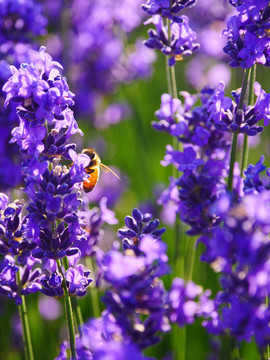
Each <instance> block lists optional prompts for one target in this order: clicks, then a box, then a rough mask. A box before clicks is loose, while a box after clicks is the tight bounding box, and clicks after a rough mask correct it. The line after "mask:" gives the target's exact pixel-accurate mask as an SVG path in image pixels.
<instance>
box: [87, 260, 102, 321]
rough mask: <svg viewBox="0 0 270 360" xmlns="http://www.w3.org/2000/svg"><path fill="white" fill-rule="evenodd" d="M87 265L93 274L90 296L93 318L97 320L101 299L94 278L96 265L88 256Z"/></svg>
mask: <svg viewBox="0 0 270 360" xmlns="http://www.w3.org/2000/svg"><path fill="white" fill-rule="evenodd" d="M85 265H86V267H87V268H88V269H89V270H90V271H91V274H92V279H93V281H92V283H91V284H90V286H89V288H90V295H91V300H92V306H93V316H94V317H95V318H98V317H99V316H100V307H99V297H98V290H97V287H96V281H95V278H94V265H93V261H92V258H91V257H90V256H87V257H86V258H85Z"/></svg>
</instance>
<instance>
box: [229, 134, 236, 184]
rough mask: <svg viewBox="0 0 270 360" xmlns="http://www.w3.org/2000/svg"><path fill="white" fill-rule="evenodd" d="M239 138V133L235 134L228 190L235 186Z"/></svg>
mask: <svg viewBox="0 0 270 360" xmlns="http://www.w3.org/2000/svg"><path fill="white" fill-rule="evenodd" d="M237 138H238V134H237V133H234V134H233V141H232V148H231V158H230V171H229V177H228V190H230V191H231V190H232V188H233V171H234V163H235V158H236V153H237Z"/></svg>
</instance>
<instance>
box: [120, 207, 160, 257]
mask: <svg viewBox="0 0 270 360" xmlns="http://www.w3.org/2000/svg"><path fill="white" fill-rule="evenodd" d="M151 218H152V215H151V214H148V213H146V214H143V213H141V212H140V211H139V210H138V209H133V211H132V217H131V216H126V218H125V224H126V228H124V229H119V230H118V237H119V238H120V239H121V240H122V241H123V248H124V249H125V250H126V249H132V250H133V251H135V253H136V254H140V249H139V244H140V242H141V240H142V239H143V237H144V236H146V235H148V234H149V235H151V236H152V237H154V238H156V239H160V236H161V235H162V234H163V233H164V232H165V231H166V229H165V228H160V229H158V226H159V220H157V219H156V220H152V221H151Z"/></svg>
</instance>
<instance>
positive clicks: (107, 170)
mask: <svg viewBox="0 0 270 360" xmlns="http://www.w3.org/2000/svg"><path fill="white" fill-rule="evenodd" d="M99 166H100V167H101V170H102V171H104V172H105V173H108V172H111V173H112V174H113V175H114V176H116V177H117V178H118V179H119V180H121V179H120V177H119V176H118V175H116V173H115V172H114V171H112V169H110V168H109V167H108V166H106V165H104V164H102V163H101V162H100V163H99Z"/></svg>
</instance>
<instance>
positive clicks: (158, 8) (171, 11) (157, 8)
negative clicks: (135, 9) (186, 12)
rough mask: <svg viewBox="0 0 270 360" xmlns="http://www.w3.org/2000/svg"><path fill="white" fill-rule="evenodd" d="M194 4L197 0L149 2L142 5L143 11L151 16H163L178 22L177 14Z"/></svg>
mask: <svg viewBox="0 0 270 360" xmlns="http://www.w3.org/2000/svg"><path fill="white" fill-rule="evenodd" d="M194 4H196V0H173V1H170V0H147V3H146V4H143V5H142V9H143V10H144V11H146V12H147V14H149V15H156V14H161V15H162V16H163V17H167V18H169V19H171V20H174V21H176V20H177V16H175V14H177V13H179V12H180V11H181V10H183V9H184V8H185V7H189V6H192V5H194Z"/></svg>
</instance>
